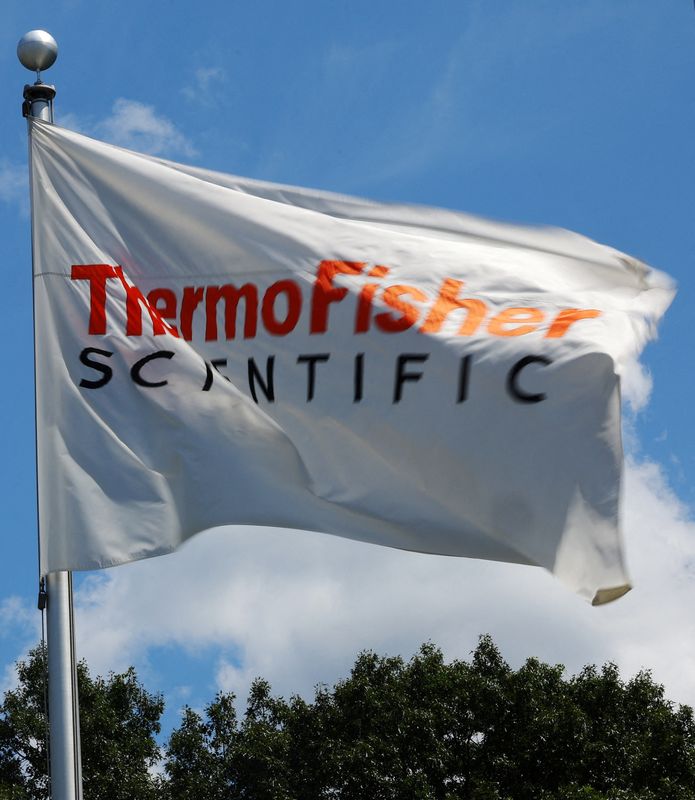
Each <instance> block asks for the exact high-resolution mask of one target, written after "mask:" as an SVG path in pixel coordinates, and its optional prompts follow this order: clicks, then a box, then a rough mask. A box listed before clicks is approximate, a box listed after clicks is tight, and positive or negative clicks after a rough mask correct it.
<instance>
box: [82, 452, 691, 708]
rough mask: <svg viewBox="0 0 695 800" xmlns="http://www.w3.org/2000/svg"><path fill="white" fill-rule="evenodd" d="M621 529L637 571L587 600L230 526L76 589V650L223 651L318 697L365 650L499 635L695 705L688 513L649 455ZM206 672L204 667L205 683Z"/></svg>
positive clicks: (92, 653)
mask: <svg viewBox="0 0 695 800" xmlns="http://www.w3.org/2000/svg"><path fill="white" fill-rule="evenodd" d="M625 525H626V530H627V532H628V540H629V543H628V554H629V556H630V560H631V562H632V572H633V576H634V580H635V586H636V588H635V589H634V591H633V592H631V593H630V594H629V595H627V596H626V597H625V598H623V599H621V600H619V601H618V602H616V603H614V604H612V605H610V606H607V607H602V608H592V607H590V606H589V605H587V604H585V603H584V602H583V601H581V600H579V599H578V598H576V597H575V596H573V595H572V594H570V593H569V592H568V591H566V590H565V589H564V588H563V587H562V586H561V585H560V584H559V583H558V582H556V581H555V580H554V579H553V578H551V577H550V576H549V575H547V574H545V573H544V572H542V571H541V570H538V569H532V568H527V567H520V566H515V565H505V564H495V563H491V562H482V561H472V560H465V559H456V558H443V557H437V556H425V555H417V554H413V553H404V552H399V551H394V550H388V549H385V548H379V547H373V546H369V545H363V544H358V543H354V542H350V541H347V540H341V539H336V538H333V537H329V536H323V535H320V534H309V533H293V532H285V531H279V530H266V529H226V530H218V531H214V532H210V533H207V534H203V535H201V536H199V537H197V538H195V539H194V540H192V541H191V542H190V543H189V544H188V545H187V546H186V547H184V548H183V550H182V551H181V552H179V553H177V554H175V555H173V556H169V557H166V558H160V559H154V560H152V561H149V562H141V563H139V564H134V565H131V566H127V567H120V568H117V569H114V570H111V571H110V572H108V573H107V574H103V575H100V576H95V577H92V578H91V579H90V580H89V581H88V583H87V585H86V586H85V587H84V588H83V589H82V590H81V591H80V592H79V596H78V649H79V653H80V655H82V656H85V657H86V658H87V660H88V661H89V663H90V665H91V666H92V668H93V669H96V670H98V671H102V672H104V671H108V670H110V669H122V668H124V667H126V666H127V665H128V664H130V663H135V664H136V665H142V664H143V663H144V664H146V663H147V655H148V652H150V648H153V647H156V646H162V645H169V646H171V645H173V646H177V647H180V648H182V649H184V650H186V651H188V652H193V653H195V652H199V651H203V650H204V649H207V650H208V651H209V649H210V647H212V648H219V649H218V650H217V652H218V654H219V655H218V656H217V664H216V666H215V665H214V664H211V666H210V671H211V673H214V676H215V679H216V681H217V685H218V686H219V687H220V688H222V689H225V690H233V691H236V692H238V693H239V694H240V695H241V696H244V694H245V692H246V689H247V687H248V685H249V682H250V680H251V679H252V678H253V677H254V676H256V675H262V676H263V677H265V678H267V679H269V680H270V681H271V683H272V684H273V687H274V689H275V690H276V691H278V692H280V693H285V694H288V693H292V692H301V693H303V694H305V695H309V694H311V691H312V688H313V686H314V685H315V684H316V683H318V682H328V683H330V682H333V681H335V680H336V679H338V678H340V677H342V676H344V675H345V674H346V672H347V670H348V669H349V667H350V665H351V663H352V661H353V659H354V657H355V655H356V653H357V652H358V651H359V650H361V649H363V648H372V649H375V650H376V651H378V652H381V653H401V654H404V655H409V654H411V653H413V652H414V651H415V650H416V649H417V647H418V646H419V644H420V643H422V642H423V641H426V640H432V641H434V642H435V643H437V644H439V645H440V646H441V647H442V648H443V650H444V652H445V654H446V655H447V657H450V658H452V657H466V656H467V655H468V653H469V652H470V650H471V649H472V648H473V647H474V646H475V643H476V640H477V636H478V635H479V634H480V633H483V632H490V633H491V634H492V635H493V636H494V638H495V640H496V641H497V642H498V644H499V645H500V647H501V648H502V651H503V653H504V654H505V656H506V657H507V658H508V659H510V660H511V661H512V663H515V664H518V663H520V662H521V661H522V660H523V659H524V658H526V657H527V656H530V655H537V656H539V657H540V658H543V659H545V660H548V661H551V662H562V663H565V664H566V665H567V666H568V668H569V670H570V671H576V670H577V669H579V668H580V667H581V666H582V665H583V664H585V663H589V662H597V663H603V662H605V661H607V660H613V661H615V662H617V663H618V664H619V665H620V666H621V668H622V669H623V670H624V671H625V674H632V673H634V672H636V671H637V670H639V669H640V668H642V667H649V668H652V669H653V671H654V675H655V677H656V679H657V680H659V681H661V682H664V683H665V685H666V688H667V691H668V693H669V695H670V696H671V697H673V698H674V699H676V700H678V701H681V702H686V701H687V702H690V703H695V674H693V673H692V671H690V670H685V669H683V668H682V665H683V664H688V663H693V661H694V660H695V622H693V619H692V611H691V605H692V590H693V565H694V564H695V523H694V522H693V521H692V520H690V519H689V517H688V516H687V510H686V509H685V508H684V507H683V506H682V505H681V504H680V503H679V501H678V499H677V498H676V497H675V496H674V495H673V493H672V492H671V490H670V489H669V487H668V485H667V483H666V481H665V479H664V476H663V474H662V472H661V470H660V469H659V468H658V467H657V466H656V465H654V464H649V463H644V464H635V463H632V464H630V465H629V466H628V469H627V478H626V497H625ZM209 677H210V676H207V675H205V676H201V683H207V681H208V679H209Z"/></svg>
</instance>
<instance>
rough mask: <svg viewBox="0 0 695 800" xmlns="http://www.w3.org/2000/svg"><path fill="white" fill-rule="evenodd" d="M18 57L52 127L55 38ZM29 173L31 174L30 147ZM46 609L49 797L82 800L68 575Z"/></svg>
mask: <svg viewBox="0 0 695 800" xmlns="http://www.w3.org/2000/svg"><path fill="white" fill-rule="evenodd" d="M17 55H18V57H19V60H20V61H21V62H22V64H23V65H24V66H25V67H26V68H27V69H30V70H33V71H34V72H36V78H37V80H36V83H33V84H27V85H26V86H25V87H24V104H23V106H22V112H23V114H24V116H25V117H35V118H37V119H41V120H43V121H44V122H50V123H52V122H53V98H54V97H55V94H56V90H55V87H54V86H49V85H48V84H45V83H43V82H42V81H41V70H44V69H48V68H49V67H50V66H51V65H52V64H53V62H54V61H55V60H56V57H57V55H58V45H57V44H56V42H55V39H54V38H53V37H52V36H51V35H50V34H48V33H46V32H45V31H29V33H27V34H25V35H24V36H22V38H21V39H20V41H19V44H18V45H17ZM30 135H31V134H30ZM29 168H30V170H31V148H30V152H29ZM31 222H32V246H33V238H34V237H33V227H34V225H35V224H36V222H37V221H36V220H35V219H34V214H33V208H32V221H31ZM46 608H47V639H48V642H47V650H48V726H49V742H50V779H51V798H52V800H82V764H81V759H80V717H79V706H78V698H77V669H76V660H75V626H74V618H73V605H72V575H71V573H69V572H53V573H50V574H49V575H48V576H47V577H46Z"/></svg>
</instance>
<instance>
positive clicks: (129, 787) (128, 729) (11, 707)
mask: <svg viewBox="0 0 695 800" xmlns="http://www.w3.org/2000/svg"><path fill="white" fill-rule="evenodd" d="M44 657H45V653H44V651H43V650H42V648H40V647H37V648H35V649H34V650H32V651H31V652H30V653H29V655H28V657H27V659H26V660H24V661H20V662H19V663H18V664H17V678H18V681H17V688H16V689H12V690H10V691H8V692H6V693H5V697H4V701H3V703H2V705H0V800H4V799H5V798H8V799H9V798H12V799H13V800H15V799H16V800H24V799H25V798H26V800H47V798H48V797H49V783H48V777H47V752H46V742H47V720H46V715H45V713H44V708H45V703H44V686H45V681H44V676H45V660H44ZM77 672H78V687H79V697H80V726H81V734H82V736H81V739H82V766H83V782H84V795H85V798H86V800H132V798H141V799H142V800H150V798H155V797H158V796H159V795H158V789H159V781H158V780H157V779H156V778H155V777H154V776H153V775H152V773H151V769H152V767H154V766H155V765H156V764H157V763H158V761H159V758H160V750H159V746H158V744H157V741H156V738H155V737H156V734H158V733H159V731H160V726H159V719H160V717H161V714H162V711H163V710H164V701H163V700H162V698H161V697H160V696H156V695H151V694H149V693H148V692H147V691H146V690H145V689H144V688H142V686H141V685H140V684H139V682H138V680H137V676H136V674H135V670H133V669H132V668H131V669H129V670H128V671H127V672H124V673H123V674H120V675H115V674H111V675H109V677H108V679H104V678H100V677H97V678H92V677H91V675H90V674H89V670H88V668H87V665H86V664H85V663H84V662H82V663H80V664H79V665H78V671H77Z"/></svg>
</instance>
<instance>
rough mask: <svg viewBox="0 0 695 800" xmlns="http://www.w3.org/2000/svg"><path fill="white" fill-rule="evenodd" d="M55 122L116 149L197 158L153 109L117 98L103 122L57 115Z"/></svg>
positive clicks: (188, 145)
mask: <svg viewBox="0 0 695 800" xmlns="http://www.w3.org/2000/svg"><path fill="white" fill-rule="evenodd" d="M57 122H58V124H59V125H61V126H62V127H64V128H69V129H70V130H73V131H78V132H79V133H84V134H86V135H88V136H96V137H98V138H100V139H104V140H105V141H107V142H111V143H112V144H116V145H118V146H119V147H127V148H128V149H130V150H137V151H138V152H140V153H149V154H150V155H153V156H173V155H182V156H185V157H188V158H191V157H193V156H195V155H197V151H196V149H195V148H194V147H193V145H192V144H191V142H190V141H189V139H188V138H187V137H186V136H185V135H184V134H183V133H181V131H180V130H179V129H178V128H177V127H176V126H175V125H174V123H173V122H172V121H171V120H169V119H167V117H165V116H162V115H161V114H159V113H158V112H157V111H156V109H155V108H154V106H151V105H147V104H145V103H140V102H138V101H137V100H128V99H126V98H124V97H119V98H118V99H117V100H116V101H115V102H114V104H113V106H112V108H111V113H110V114H109V115H108V116H107V117H105V118H104V119H101V120H97V121H94V120H93V119H89V118H85V117H82V116H80V115H79V114H74V113H72V112H67V113H65V114H60V115H59V116H58V118H57Z"/></svg>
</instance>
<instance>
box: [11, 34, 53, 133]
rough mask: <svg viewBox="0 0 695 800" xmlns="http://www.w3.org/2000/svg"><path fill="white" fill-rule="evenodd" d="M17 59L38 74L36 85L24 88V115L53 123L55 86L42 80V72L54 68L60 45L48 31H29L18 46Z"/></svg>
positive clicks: (28, 85)
mask: <svg viewBox="0 0 695 800" xmlns="http://www.w3.org/2000/svg"><path fill="white" fill-rule="evenodd" d="M17 57H18V58H19V60H20V61H21V62H22V64H23V66H25V67H26V68H27V69H30V70H32V72H35V73H36V83H33V84H27V85H26V86H25V87H24V103H23V104H22V114H23V115H24V116H25V117H36V118H38V119H42V120H44V122H53V98H54V97H55V94H56V90H55V86H49V85H48V84H46V83H44V82H43V81H42V80H41V70H42V69H48V68H49V67H51V66H53V64H54V63H55V60H56V58H58V44H57V43H56V40H55V39H54V38H53V37H52V36H51V34H50V33H47V32H46V31H39V30H36V31H29V32H28V33H25V34H24V36H22V38H21V39H20V40H19V43H18V44H17Z"/></svg>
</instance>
